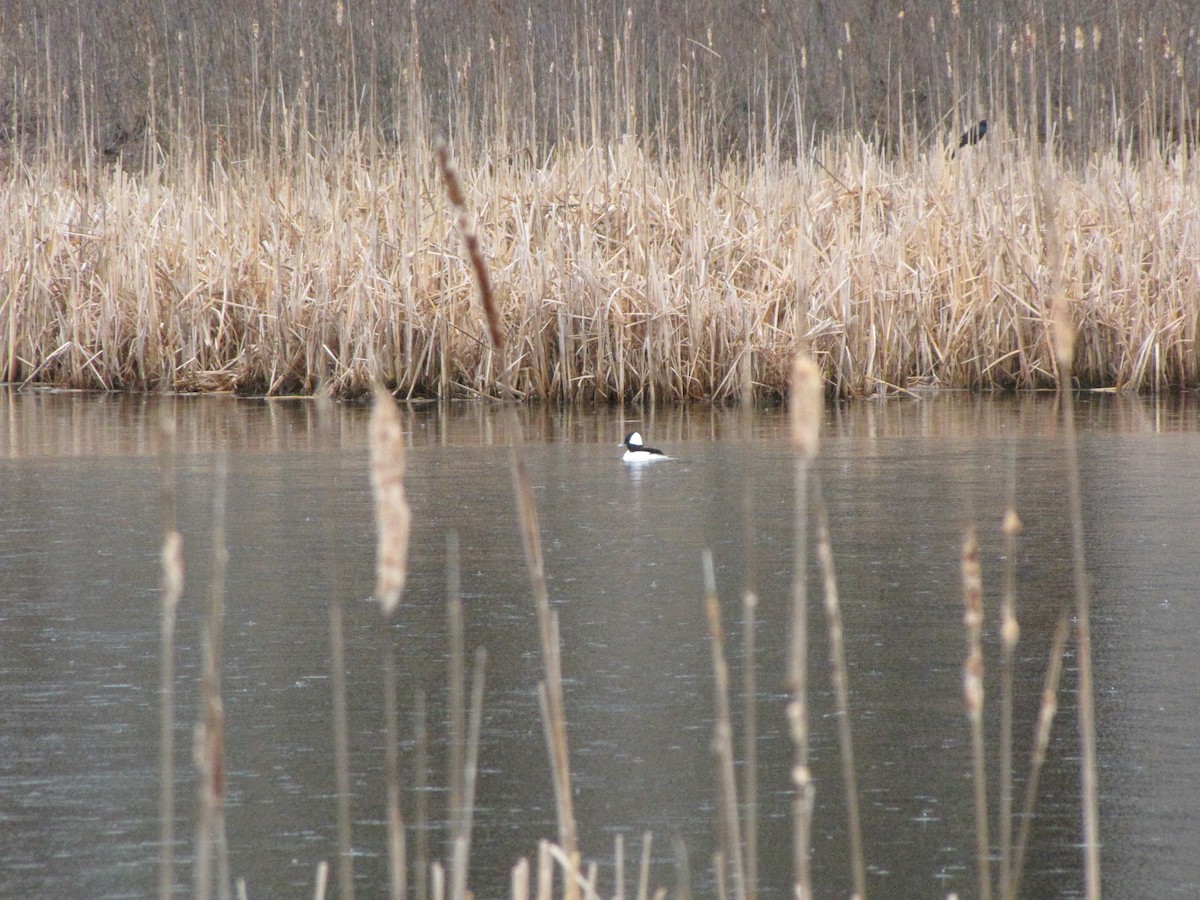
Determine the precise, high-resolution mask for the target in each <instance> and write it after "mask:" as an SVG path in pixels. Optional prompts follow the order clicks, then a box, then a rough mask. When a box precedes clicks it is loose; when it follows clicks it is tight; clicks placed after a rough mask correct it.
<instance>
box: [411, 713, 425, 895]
mask: <svg viewBox="0 0 1200 900" xmlns="http://www.w3.org/2000/svg"><path fill="white" fill-rule="evenodd" d="M426 721H427V716H426V712H425V692H424V691H422V690H418V691H417V694H416V699H415V702H414V704H413V744H414V747H413V768H414V769H415V770H416V771H415V775H414V778H413V782H414V787H415V788H416V793H417V800H416V804H415V805H416V811H415V814H414V822H413V826H414V829H415V830H416V832H417V859H416V868H415V870H414V872H413V897H414V898H415V900H428V897H429V729H428V727H427V725H426Z"/></svg>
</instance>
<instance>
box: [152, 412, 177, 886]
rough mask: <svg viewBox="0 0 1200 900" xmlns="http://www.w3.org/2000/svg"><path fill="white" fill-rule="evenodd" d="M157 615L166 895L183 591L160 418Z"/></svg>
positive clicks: (171, 862)
mask: <svg viewBox="0 0 1200 900" xmlns="http://www.w3.org/2000/svg"><path fill="white" fill-rule="evenodd" d="M160 465H161V468H162V482H161V491H162V506H163V544H162V556H161V564H162V582H161V594H162V620H161V623H160V626H161V628H160V634H159V655H160V657H161V662H162V679H161V681H160V683H159V694H160V699H159V703H160V704H161V705H160V707H159V734H158V737H159V752H160V760H159V811H158V815H159V820H158V821H159V828H158V840H159V851H158V852H159V855H158V895H159V898H160V900H169V898H170V897H171V894H172V893H173V891H174V887H175V734H174V730H175V729H174V723H175V621H176V615H177V611H178V609H179V600H180V597H181V596H182V595H183V537H182V536H181V535H180V534H179V532H178V531H176V530H175V420H174V418H173V417H170V416H168V415H164V416H163V419H162V450H161V451H160Z"/></svg>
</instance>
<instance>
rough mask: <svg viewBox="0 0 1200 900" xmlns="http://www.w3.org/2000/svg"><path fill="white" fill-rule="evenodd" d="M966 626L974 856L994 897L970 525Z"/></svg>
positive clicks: (986, 897) (984, 892)
mask: <svg viewBox="0 0 1200 900" xmlns="http://www.w3.org/2000/svg"><path fill="white" fill-rule="evenodd" d="M962 593H963V609H964V611H963V623H964V624H965V625H966V629H967V660H966V663H965V664H964V665H963V700H964V702H965V704H966V709H967V719H968V720H969V721H970V723H971V758H972V760H973V762H974V786H975V855H976V858H977V862H978V865H979V896H980V898H981V900H990V898H991V896H992V875H991V842H990V840H989V838H988V812H987V757H986V755H985V752H984V741H983V640H982V634H983V580H982V576H981V574H980V568H979V542H978V540H977V539H976V536H975V526H974V525H968V526H967V528H966V532H965V533H964V535H963V543H962Z"/></svg>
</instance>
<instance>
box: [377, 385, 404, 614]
mask: <svg viewBox="0 0 1200 900" xmlns="http://www.w3.org/2000/svg"><path fill="white" fill-rule="evenodd" d="M368 442H369V444H370V450H371V485H372V487H373V489H374V492H375V523H376V547H377V551H376V559H375V597H376V599H378V600H379V604H380V606H381V607H382V608H383V612H384V615H385V616H390V615H391V614H392V613H393V612H394V611H395V609H396V606H397V605H398V604H399V602H400V595H401V594H402V593H403V592H404V583H405V581H406V580H407V578H408V542H409V532H410V530H411V528H412V511H411V510H410V509H409V505H408V500H407V499H406V498H405V495H404V468H405V448H404V429H403V428H402V426H401V424H400V411H399V410H398V409H397V408H396V401H395V400H393V399H392V395H391V394H390V393H388V391H387V390H386V389H384V388H383V387H382V386H379V385H377V386H376V388H375V403H374V406H373V407H372V409H371V421H370V425H369V426H368Z"/></svg>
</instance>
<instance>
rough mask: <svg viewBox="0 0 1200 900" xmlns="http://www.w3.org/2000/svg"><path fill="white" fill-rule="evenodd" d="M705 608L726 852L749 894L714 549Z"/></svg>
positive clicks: (740, 889) (736, 880)
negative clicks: (714, 704) (709, 647)
mask: <svg viewBox="0 0 1200 900" xmlns="http://www.w3.org/2000/svg"><path fill="white" fill-rule="evenodd" d="M704 609H705V613H706V615H707V618H708V640H709V644H710V645H711V647H712V666H713V694H714V695H715V703H716V714H715V716H714V717H713V718H714V721H713V751H714V753H715V754H716V757H717V771H718V778H717V785H718V787H719V788H720V790H719V796H720V812H719V814H718V817H717V818H718V821H719V822H720V825H721V829H720V830H721V846H722V855H723V856H724V857H725V859H726V860H728V861H729V863H730V865H731V866H732V869H733V873H732V874H733V896H734V897H735V898H737V900H744V898H745V896H746V867H745V863H744V861H743V857H742V834H741V827H740V822H739V817H738V801H737V780H736V778H735V776H734V772H733V718H732V716H731V715H730V710H729V665H728V663H727V662H726V661H725V631H724V628H722V626H721V605H720V603H719V602H718V601H717V581H716V576H715V575H714V573H713V561H712V552H711V551H709V550H705V551H704Z"/></svg>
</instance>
